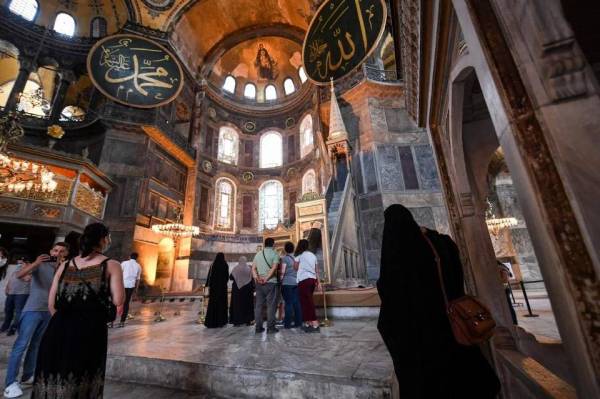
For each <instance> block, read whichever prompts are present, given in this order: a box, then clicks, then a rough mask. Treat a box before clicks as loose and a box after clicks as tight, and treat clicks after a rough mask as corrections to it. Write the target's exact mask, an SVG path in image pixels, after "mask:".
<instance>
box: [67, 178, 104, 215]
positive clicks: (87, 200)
mask: <svg viewBox="0 0 600 399" xmlns="http://www.w3.org/2000/svg"><path fill="white" fill-rule="evenodd" d="M104 200H105V198H104V194H102V193H101V192H100V191H96V190H94V189H93V188H92V187H90V186H89V185H88V184H87V183H85V182H84V183H80V184H79V185H78V186H77V193H76V194H75V199H74V201H73V204H74V205H75V206H76V207H77V208H79V209H81V210H82V211H84V212H86V213H89V214H90V215H92V216H95V217H96V218H98V219H102V210H103V209H104Z"/></svg>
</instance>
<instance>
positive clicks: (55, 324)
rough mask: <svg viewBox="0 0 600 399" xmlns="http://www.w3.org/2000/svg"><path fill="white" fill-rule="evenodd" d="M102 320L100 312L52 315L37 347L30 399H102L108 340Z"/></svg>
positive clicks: (104, 323) (102, 316)
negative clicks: (38, 347)
mask: <svg viewBox="0 0 600 399" xmlns="http://www.w3.org/2000/svg"><path fill="white" fill-rule="evenodd" d="M104 317H105V316H104V314H103V313H102V312H61V311H58V312H57V313H55V314H54V316H53V317H52V319H50V323H49V324H48V328H47V329H46V332H45V333H44V336H43V338H42V342H41V344H40V349H39V352H38V358H37V363H36V370H35V380H34V385H33V392H32V394H31V397H32V398H35V399H83V398H86V399H98V398H102V397H103V396H102V395H103V392H104V374H105V368H106V346H107V338H108V331H107V327H106V322H105V318H104Z"/></svg>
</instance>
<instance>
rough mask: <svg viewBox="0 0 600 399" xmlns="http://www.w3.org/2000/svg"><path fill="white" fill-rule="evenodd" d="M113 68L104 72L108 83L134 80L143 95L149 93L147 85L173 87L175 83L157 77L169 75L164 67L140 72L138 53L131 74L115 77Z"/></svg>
mask: <svg viewBox="0 0 600 399" xmlns="http://www.w3.org/2000/svg"><path fill="white" fill-rule="evenodd" d="M113 70H114V69H113V68H112V67H111V68H109V69H108V70H107V71H106V73H105V74H104V79H105V80H106V81H107V82H108V83H123V82H127V81H130V80H132V81H133V86H134V87H135V89H136V90H137V91H138V92H139V93H140V94H142V95H143V96H147V95H148V91H147V90H146V89H145V87H156V88H166V89H170V88H172V87H173V85H172V84H170V83H167V82H163V81H161V80H159V79H155V77H166V76H168V75H169V72H168V71H167V70H166V69H165V68H163V67H158V68H156V69H155V70H154V72H145V73H140V66H139V61H138V57H137V55H136V54H134V55H133V72H132V74H131V75H129V76H125V77H120V78H113V77H111V76H110V73H111V72H112V71H113ZM140 81H142V82H143V83H140Z"/></svg>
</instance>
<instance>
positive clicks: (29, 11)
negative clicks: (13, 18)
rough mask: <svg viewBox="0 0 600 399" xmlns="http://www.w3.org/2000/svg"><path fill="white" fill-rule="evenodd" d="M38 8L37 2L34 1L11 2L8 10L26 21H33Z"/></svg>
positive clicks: (17, 0)
mask: <svg viewBox="0 0 600 399" xmlns="http://www.w3.org/2000/svg"><path fill="white" fill-rule="evenodd" d="M38 7H39V5H38V2H37V1H35V0H12V1H11V2H10V6H8V9H9V10H10V11H12V12H13V13H15V14H17V15H20V16H22V17H23V18H25V19H26V20H28V21H33V19H34V18H35V15H36V14H37V10H38Z"/></svg>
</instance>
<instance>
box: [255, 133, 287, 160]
mask: <svg viewBox="0 0 600 399" xmlns="http://www.w3.org/2000/svg"><path fill="white" fill-rule="evenodd" d="M269 136H278V137H279V144H280V146H279V148H280V149H279V158H280V159H279V163H278V164H265V162H264V158H263V156H264V154H267V153H269V152H270V151H265V150H264V148H263V147H264V144H263V143H264V141H265V140H266V139H267V137H269ZM259 146H260V147H259V156H258V158H259V159H258V165H259V167H260V168H261V169H269V168H280V167H282V166H283V135H282V134H281V133H280V132H278V131H276V130H267V131H265V132H264V133H262V134H261V135H260V143H259Z"/></svg>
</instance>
